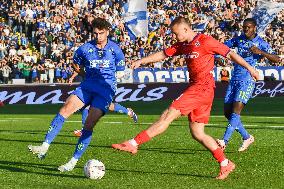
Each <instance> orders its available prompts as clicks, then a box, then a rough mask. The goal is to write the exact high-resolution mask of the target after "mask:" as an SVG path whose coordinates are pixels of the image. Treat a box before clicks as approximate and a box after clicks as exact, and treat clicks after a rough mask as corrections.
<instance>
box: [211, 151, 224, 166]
mask: <svg viewBox="0 0 284 189" xmlns="http://www.w3.org/2000/svg"><path fill="white" fill-rule="evenodd" d="M212 154H213V156H214V158H215V159H216V160H217V161H218V163H221V162H222V161H224V160H225V159H226V157H225V154H224V152H223V150H222V149H221V148H217V149H216V150H214V151H212Z"/></svg>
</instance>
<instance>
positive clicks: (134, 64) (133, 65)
mask: <svg viewBox="0 0 284 189" xmlns="http://www.w3.org/2000/svg"><path fill="white" fill-rule="evenodd" d="M141 63H142V61H141V60H136V61H134V62H131V65H130V67H131V68H132V69H136V68H138V67H140V65H141Z"/></svg>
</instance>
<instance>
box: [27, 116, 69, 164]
mask: <svg viewBox="0 0 284 189" xmlns="http://www.w3.org/2000/svg"><path fill="white" fill-rule="evenodd" d="M64 121H65V118H64V117H63V116H62V115H60V114H59V113H58V114H57V115H56V116H55V117H54V119H53V120H52V122H51V124H50V127H49V130H48V132H47V134H46V136H45V140H44V142H43V143H42V145H40V146H33V145H28V149H29V151H30V152H32V153H33V154H37V157H38V158H40V159H43V158H44V157H45V156H46V153H47V151H48V148H49V145H50V144H51V142H52V141H53V140H54V139H55V137H56V136H57V135H58V133H59V132H60V130H61V129H62V126H63V123H64Z"/></svg>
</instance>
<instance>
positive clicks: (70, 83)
mask: <svg viewBox="0 0 284 189" xmlns="http://www.w3.org/2000/svg"><path fill="white" fill-rule="evenodd" d="M73 80H74V78H72V77H70V78H69V80H68V83H69V85H70V86H71V85H72V83H73Z"/></svg>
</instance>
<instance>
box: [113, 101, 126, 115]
mask: <svg viewBox="0 0 284 189" xmlns="http://www.w3.org/2000/svg"><path fill="white" fill-rule="evenodd" d="M114 111H115V112H118V113H121V114H128V109H127V108H125V107H124V106H121V105H120V104H118V103H114Z"/></svg>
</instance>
